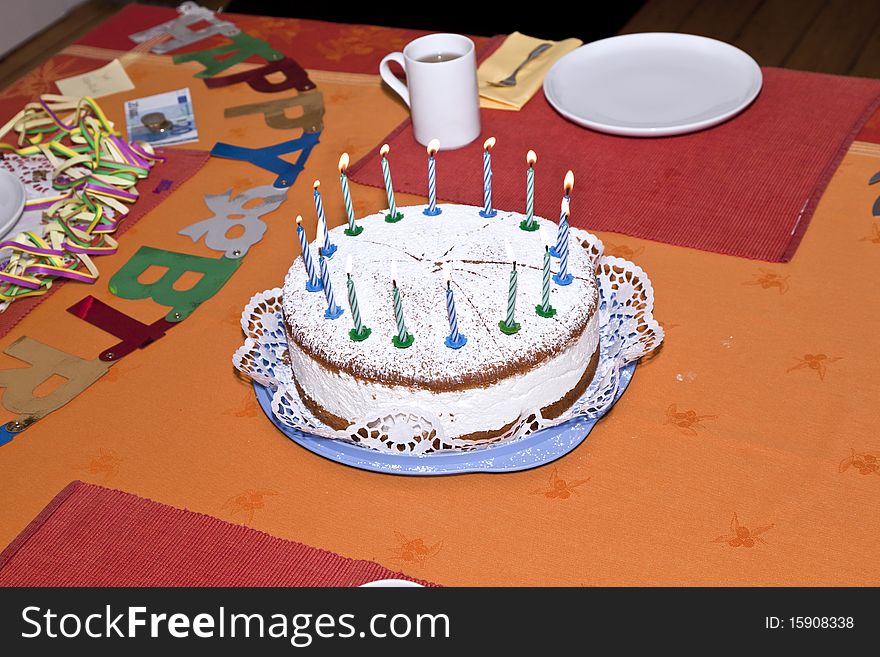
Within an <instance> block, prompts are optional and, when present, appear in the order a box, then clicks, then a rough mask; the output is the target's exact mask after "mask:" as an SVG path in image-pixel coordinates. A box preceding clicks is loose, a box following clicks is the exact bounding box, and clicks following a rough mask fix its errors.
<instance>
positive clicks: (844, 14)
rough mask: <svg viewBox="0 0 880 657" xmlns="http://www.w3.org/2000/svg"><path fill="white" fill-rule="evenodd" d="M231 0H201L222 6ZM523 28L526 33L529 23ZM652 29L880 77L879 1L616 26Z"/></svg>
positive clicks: (26, 47) (82, 21) (48, 37)
mask: <svg viewBox="0 0 880 657" xmlns="http://www.w3.org/2000/svg"><path fill="white" fill-rule="evenodd" d="M154 2H156V0H154ZM229 2H230V0H201V2H200V4H202V5H204V6H210V7H212V8H220V7H224V6H226V5H228V4H229ZM158 3H160V4H162V2H161V0H159V2H158ZM168 4H173V2H172V0H168ZM120 6H121V3H120V1H119V0H88V1H87V2H85V3H84V4H82V5H80V6H79V7H78V8H77V9H75V10H73V11H72V12H71V13H70V14H68V16H66V17H65V18H64V19H62V20H61V21H59V22H58V23H56V24H55V25H52V26H50V27H49V28H47V29H46V30H45V31H44V32H42V33H40V34H38V35H37V36H35V37H34V38H32V39H31V40H30V41H28V42H26V43H25V44H23V45H22V46H20V47H19V48H18V49H16V50H14V51H12V52H11V53H9V54H8V55H7V56H6V57H4V58H3V59H2V60H0V89H3V88H5V87H6V86H7V85H9V84H11V83H12V82H14V81H15V80H17V79H18V78H19V77H20V76H22V75H23V74H24V73H26V72H27V71H29V70H30V69H32V68H34V67H35V66H38V65H39V64H41V63H42V62H43V61H45V60H46V59H48V58H49V57H51V56H52V55H53V54H55V53H56V52H58V51H59V50H61V49H63V48H64V47H65V46H67V45H69V44H70V43H72V42H73V41H75V40H76V39H78V38H79V37H80V36H81V35H82V34H84V33H85V32H87V31H89V30H90V29H92V28H93V27H94V26H95V24H96V23H98V22H100V21H101V20H103V19H104V18H106V17H108V16H110V15H112V14H113V13H115V12H116V11H118V10H119V8H120ZM294 9H295V8H294ZM618 24H619V23H618ZM520 29H521V30H522V31H524V32H526V33H528V32H529V29H528V25H523V26H521V28H520ZM657 31H669V32H689V33H692V34H701V35H704V36H709V37H713V38H716V39H721V40H723V41H727V42H729V43H732V44H734V45H736V46H738V47H740V48H742V49H743V50H745V51H746V52H748V53H749V54H750V55H752V56H753V57H754V58H755V59H756V60H757V61H758V63H759V64H761V65H763V66H783V67H786V68H796V69H801V70H807V71H821V72H825V73H838V74H842V75H861V76H865V77H875V78H880V0H646V2H645V4H644V5H643V6H642V8H641V9H639V10H638V11H637V12H636V13H635V15H634V16H632V18H631V19H630V20H629V21H628V22H627V23H626V24H625V26H624V27H623V29H622V30H621V32H622V33H632V32H657Z"/></svg>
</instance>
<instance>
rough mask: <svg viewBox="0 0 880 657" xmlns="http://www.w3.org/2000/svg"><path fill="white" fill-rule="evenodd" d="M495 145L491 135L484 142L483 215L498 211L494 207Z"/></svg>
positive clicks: (490, 215)
mask: <svg viewBox="0 0 880 657" xmlns="http://www.w3.org/2000/svg"><path fill="white" fill-rule="evenodd" d="M494 146H495V137H489V138H488V139H487V140H486V141H484V142H483V209H482V210H480V216H481V217H486V218H489V217H494V216H495V215H496V214H498V212H496V211H495V210H493V209H492V153H491V152H490V151H491V150H492V148H493V147H494Z"/></svg>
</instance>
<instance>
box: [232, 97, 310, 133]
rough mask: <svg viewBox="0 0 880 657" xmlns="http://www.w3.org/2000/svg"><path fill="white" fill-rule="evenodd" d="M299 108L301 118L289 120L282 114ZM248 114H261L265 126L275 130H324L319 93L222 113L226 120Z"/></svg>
mask: <svg viewBox="0 0 880 657" xmlns="http://www.w3.org/2000/svg"><path fill="white" fill-rule="evenodd" d="M300 106H301V107H302V108H303V113H302V115H301V116H298V117H296V118H290V117H288V116H287V115H286V114H285V113H284V110H286V109H288V108H290V107H300ZM249 114H262V115H263V119H264V120H265V121H266V125H268V126H269V127H270V128H274V129H276V130H293V129H295V128H301V129H302V130H305V131H306V132H321V131H322V130H323V129H324V96H323V95H321V92H320V91H309V92H307V93H301V94H299V95H297V96H293V97H291V98H279V99H278V100H267V101H266V102H264V103H253V104H251V105H238V106H236V107H227V108H226V109H225V110H224V111H223V116H225V117H226V118H232V117H236V116H247V115H249Z"/></svg>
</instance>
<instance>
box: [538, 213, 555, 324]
mask: <svg viewBox="0 0 880 657" xmlns="http://www.w3.org/2000/svg"><path fill="white" fill-rule="evenodd" d="M538 234H539V235H540V236H541V244H543V245H544V270H543V276H542V278H541V303H539V304H538V305H537V306H535V312H536V313H538V314H539V315H540V316H541V317H553V316H554V315H555V314H556V308H554V307H553V306H551V305H550V244H551V242H550V236H549V235H548V234H547V231H545V230H544V229H543V228H541V229H540V232H539V233H538Z"/></svg>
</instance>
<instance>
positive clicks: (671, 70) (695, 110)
mask: <svg viewBox="0 0 880 657" xmlns="http://www.w3.org/2000/svg"><path fill="white" fill-rule="evenodd" d="M762 81H763V78H762V76H761V68H760V67H759V66H758V64H757V62H755V60H754V59H752V58H751V57H749V55H747V54H746V53H744V52H743V51H742V50H740V49H739V48H735V47H733V46H731V45H730V44H728V43H724V42H722V41H716V40H715V39H708V38H706V37H701V36H695V35H693V34H675V33H670V32H647V33H644V34H626V35H623V36H616V37H611V38H610V39H602V40H601V41H594V42H593V43H588V44H587V45H585V46H581V47H580V48H578V49H577V50H574V51H572V52H570V53H569V54H567V55H565V56H564V57H562V58H561V59H560V60H559V61H558V62H556V63H555V64H554V65H553V67H552V68H551V69H550V70H549V71H548V72H547V75H546V76H545V78H544V95H545V96H546V97H547V100H548V101H549V102H550V104H551V105H552V106H553V107H554V108H555V109H556V111H558V112H559V113H560V114H562V116H564V117H566V118H567V119H569V120H571V121H574V122H575V123H577V124H579V125H582V126H585V127H587V128H592V129H593V130H598V131H600V132H608V133H611V134H614V135H626V136H629V137H662V136H666V135H679V134H683V133H686V132H694V131H696V130H702V129H703V128H708V127H710V126H713V125H717V124H719V123H721V122H723V121H726V120H727V119H729V118H731V117H733V116H735V115H736V114H738V113H740V112H741V111H743V110H744V109H745V108H746V107H748V106H749V104H750V103H751V102H752V101H753V100H754V99H755V97H756V96H757V95H758V92H760V91H761V84H762Z"/></svg>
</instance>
